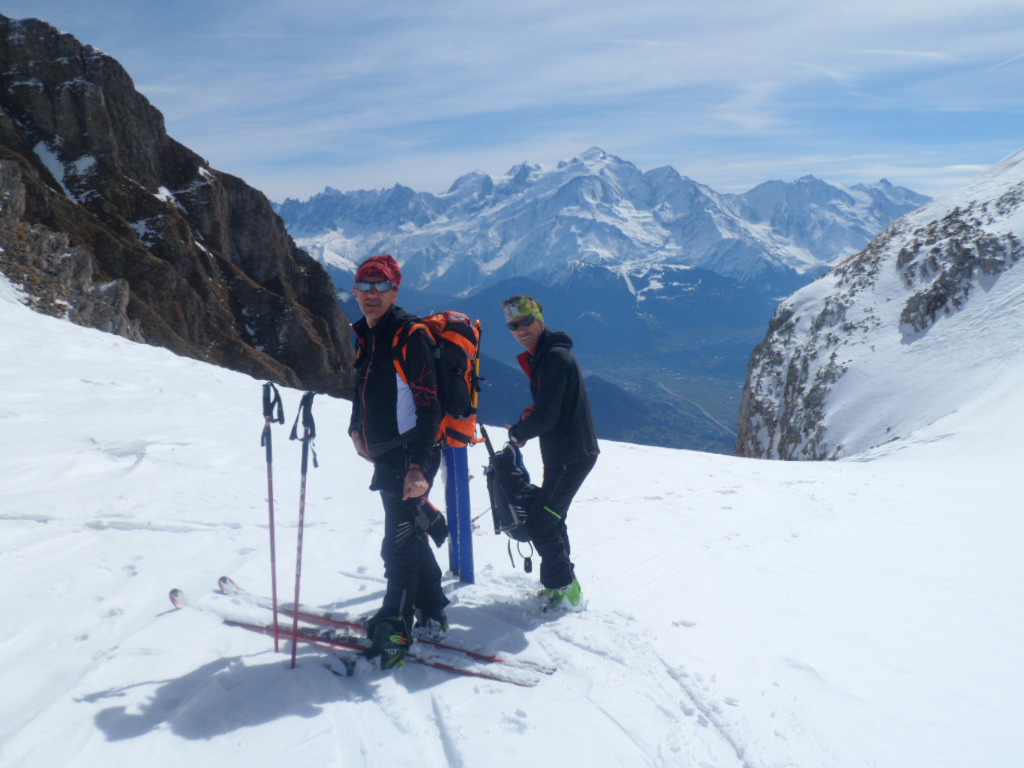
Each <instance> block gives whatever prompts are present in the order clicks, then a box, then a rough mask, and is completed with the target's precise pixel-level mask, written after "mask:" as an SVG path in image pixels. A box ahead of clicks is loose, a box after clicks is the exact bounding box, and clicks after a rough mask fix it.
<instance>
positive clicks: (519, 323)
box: [507, 315, 537, 331]
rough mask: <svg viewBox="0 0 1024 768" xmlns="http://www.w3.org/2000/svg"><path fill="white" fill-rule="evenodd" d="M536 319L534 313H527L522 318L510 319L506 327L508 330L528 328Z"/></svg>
mask: <svg viewBox="0 0 1024 768" xmlns="http://www.w3.org/2000/svg"><path fill="white" fill-rule="evenodd" d="M536 319H537V316H536V315H527V316H526V317H524V318H523V319H522V320H512V321H510V322H509V323H508V324H507V325H508V329H509V330H510V331H518V330H519V329H520V328H529V327H530V326H531V325H533V321H534V320H536Z"/></svg>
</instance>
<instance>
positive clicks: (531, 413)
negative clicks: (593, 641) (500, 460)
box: [502, 296, 601, 608]
mask: <svg viewBox="0 0 1024 768" xmlns="http://www.w3.org/2000/svg"><path fill="white" fill-rule="evenodd" d="M502 309H503V310H504V312H505V320H506V323H507V325H508V328H509V330H511V331H512V333H513V334H514V335H515V337H516V339H517V340H518V341H519V343H520V344H522V345H523V346H524V347H525V348H526V352H523V353H522V354H520V355H519V357H518V360H519V364H520V366H522V368H523V370H524V371H525V372H526V375H527V376H529V377H530V393H531V394H532V395H533V405H531V406H529V407H527V408H526V410H524V411H523V413H522V416H521V417H520V420H519V422H518V423H517V424H515V425H511V426H510V425H506V426H508V437H509V441H510V442H512V443H514V444H516V445H518V446H522V445H523V444H524V443H525V442H526V441H527V440H529V439H530V438H532V437H538V438H540V452H541V457H542V459H543V460H544V482H543V485H542V486H541V492H540V494H539V495H538V498H537V500H536V502H535V503H534V505H533V506H532V507H531V509H530V511H529V513H528V514H527V519H526V527H527V529H528V530H529V532H530V535H531V539H532V541H533V545H534V547H536V549H537V553H538V554H539V555H540V557H541V566H540V581H541V584H542V585H543V586H544V589H543V590H542V591H541V597H542V598H543V599H544V601H545V607H547V606H550V605H564V603H566V602H567V603H568V606H569V607H571V608H580V607H582V604H583V590H582V588H581V587H580V583H579V580H578V579H577V578H576V574H575V570H574V568H573V563H572V561H571V560H570V559H569V550H570V547H569V532H568V529H567V528H566V522H565V521H566V517H567V516H568V513H569V505H570V504H572V500H573V498H574V497H575V496H576V493H577V492H578V491H579V489H580V487H581V486H582V485H583V481H584V480H586V478H587V475H588V474H590V471H591V470H592V469H593V468H594V465H595V464H596V463H597V455H598V454H599V453H600V452H601V451H600V449H599V448H598V445H597V434H596V432H595V430H594V418H593V416H592V415H591V412H590V400H589V399H588V398H587V389H586V386H585V384H584V382H583V374H582V373H581V372H580V367H579V365H578V364H577V362H576V358H575V357H574V356H573V354H572V339H570V338H569V336H568V335H567V334H565V333H561V332H557V331H551V330H548V329H547V328H546V327H545V325H544V315H543V307H542V306H541V304H540V302H538V301H537V300H536V299H532V298H530V297H529V296H513V297H511V298H509V299H506V300H505V301H504V302H503V303H502Z"/></svg>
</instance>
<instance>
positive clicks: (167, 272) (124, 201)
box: [0, 16, 354, 395]
mask: <svg viewBox="0 0 1024 768" xmlns="http://www.w3.org/2000/svg"><path fill="white" fill-rule="evenodd" d="M0 271H2V272H3V273H4V274H5V275H7V276H8V277H9V278H10V279H11V280H12V281H13V282H15V283H17V284H19V285H21V286H22V287H23V289H24V290H25V292H26V293H28V294H29V295H30V297H31V303H32V305H33V306H34V307H35V308H36V309H37V310H39V311H43V312H46V313H48V314H53V315H57V316H62V317H67V318H68V319H70V320H72V321H73V322H76V323H79V324H81V325H87V326H90V327H95V328H99V329H101V330H104V331H109V332H112V333H117V334H120V335H122V336H125V337H127V338H130V339H133V340H136V341H143V342H146V343H149V344H154V345H158V346H163V347H167V348H168V349H170V350H172V351H174V352H175V353H178V354H181V355H185V356H188V357H193V358H196V359H200V360H204V361H207V362H210V363H214V364H216V365H221V366H224V367H227V368H231V369H234V370H238V371H242V372H245V373H248V374H251V375H252V376H255V377H258V378H266V379H270V380H273V381H276V382H278V383H282V384H285V385H289V386H294V387H300V388H304V389H311V390H315V391H318V392H324V393H328V394H333V395H346V394H349V393H350V391H351V386H352V372H351V361H352V359H353V357H354V352H353V349H352V345H351V340H350V332H349V324H348V321H347V319H346V318H345V316H344V314H343V313H342V311H341V309H340V307H339V305H338V301H337V297H336V295H335V291H334V287H333V285H332V283H331V281H330V278H329V277H328V275H327V273H326V271H325V270H324V268H323V267H322V266H321V265H320V264H319V263H318V262H316V261H314V260H313V259H311V258H310V257H309V256H308V255H307V254H306V253H305V252H303V251H301V250H299V249H298V248H297V247H296V246H295V244H294V243H293V241H292V240H291V238H290V237H289V235H288V234H287V231H286V230H285V227H284V225H283V223H282V222H281V220H280V218H279V217H278V216H277V215H276V214H275V213H274V211H273V209H272V207H271V205H270V202H269V201H268V200H267V199H266V198H265V197H264V196H263V195H262V194H261V193H259V192H257V191H256V190H254V189H252V188H251V187H249V186H247V185H246V184H245V183H244V182H243V181H242V180H240V179H238V178H235V177H233V176H230V175H228V174H225V173H221V172H219V171H216V170H213V169H211V168H209V166H208V164H207V163H206V162H205V161H204V160H203V159H202V158H201V157H199V156H198V155H196V154H195V153H194V152H192V151H190V150H189V149H187V148H186V147H184V146H182V145H181V144H179V143H177V142H176V141H174V140H173V139H171V138H170V137H168V136H167V133H166V131H165V129H164V121H163V116H162V115H161V114H160V112H159V111H157V110H156V109H155V108H154V107H153V106H152V105H151V104H150V103H149V102H148V101H147V100H146V99H145V97H143V96H142V95H141V94H140V93H138V92H137V91H136V90H135V88H134V86H133V84H132V81H131V79H130V78H129V76H128V74H127V73H126V72H125V71H124V69H123V68H122V67H121V66H120V65H119V64H118V63H117V62H116V61H114V60H113V59H112V58H110V57H109V56H106V55H105V54H103V53H101V52H100V51H97V50H96V49H94V48H92V47H90V46H87V45H82V44H81V43H79V42H78V41H77V40H76V39H75V38H73V37H71V36H70V35H65V34H61V33H59V32H58V31H57V30H55V29H53V28H52V27H50V26H49V25H47V24H45V23H43V22H40V21H36V20H27V21H13V20H11V19H8V18H6V17H3V16H0Z"/></svg>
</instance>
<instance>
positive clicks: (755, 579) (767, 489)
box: [0, 281, 1024, 768]
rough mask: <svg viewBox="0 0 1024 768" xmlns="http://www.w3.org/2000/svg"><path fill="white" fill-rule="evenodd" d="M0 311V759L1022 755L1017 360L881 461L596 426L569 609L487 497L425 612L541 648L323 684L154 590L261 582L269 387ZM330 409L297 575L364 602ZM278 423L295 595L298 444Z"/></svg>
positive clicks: (290, 396)
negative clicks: (605, 435)
mask: <svg viewBox="0 0 1024 768" xmlns="http://www.w3.org/2000/svg"><path fill="white" fill-rule="evenodd" d="M1000 282H1002V281H1000ZM0 323H3V326H4V327H5V328H9V329H17V332H16V333H5V334H3V335H2V336H0V424H2V429H3V434H4V437H5V439H4V441H3V443H2V444H0V472H2V474H3V477H4V478H5V482H4V484H3V486H2V487H0V526H2V533H3V538H2V541H3V547H2V550H0V579H2V581H3V583H4V585H5V588H4V590H2V591H0V611H2V612H3V615H5V616H7V617H11V618H12V619H13V620H11V621H7V622H5V624H4V626H3V627H2V629H0V661H2V662H3V663H0V686H2V688H3V690H4V691H6V692H8V694H9V695H6V696H4V697H3V698H0V763H2V764H3V765H4V766H12V768H43V767H44V766H45V767H46V768H49V766H55V765H104V766H115V767H120V766H138V765H149V766H155V767H156V768H163V767H164V766H166V767H167V768H171V766H180V765H183V764H185V765H188V764H192V765H203V766H205V765H266V764H274V765H280V764H285V763H289V764H291V763H300V764H303V765H366V766H388V767H389V768H390V767H392V766H395V765H446V766H447V765H451V766H460V767H465V768H470V767H472V766H479V765H488V766H496V767H497V768H503V767H504V766H510V767H511V766H521V765H522V764H523V760H524V759H533V758H536V759H538V760H540V758H539V757H538V756H540V755H543V760H544V762H545V763H547V764H565V765H571V764H581V765H586V764H591V765H630V766H633V765H642V766H646V765H650V766H690V765H711V766H716V767H719V766H721V767H726V768H728V767H730V766H734V767H736V768H740V767H741V766H742V767H743V768H772V767H774V766H781V765H798V766H815V768H833V767H838V766H849V767H850V768H853V767H854V766H863V765H873V766H881V767H883V768H889V767H891V768H906V766H912V765H928V766H930V768H953V767H954V766H956V767H958V768H960V767H962V766H965V765H986V766H988V765H992V766H994V765H1012V764H1014V762H1015V761H1016V760H1017V757H1018V756H1019V755H1020V753H1021V751H1022V749H1024V735H1022V734H1021V731H1020V729H1019V728H1018V727H1017V726H1018V724H1019V720H1020V715H1021V710H1020V703H1019V702H1020V695H1019V693H1020V690H1021V689H1022V687H1024V669H1022V665H1021V664H1020V638H1021V637H1022V636H1024V617H1022V614H1021V611H1020V605H1021V599H1020V598H1021V595H1020V584H1022V583H1024V564H1022V563H1024V561H1022V559H1021V558H1020V556H1019V552H1020V549H1021V545H1022V544H1024V532H1022V522H1021V516H1020V515H1019V514H1018V513H1017V510H1016V506H1015V505H1013V504H1009V503H1007V502H1008V501H1009V500H1012V499H1015V498H1016V497H1017V496H1018V495H1019V493H1018V488H1017V482H1016V478H1017V467H1019V465H1020V463H1021V460H1022V458H1024V456H1022V450H1024V449H1022V448H1021V443H1020V440H1019V432H1020V427H1021V425H1022V424H1024V402H1022V400H1021V398H1019V397H1017V396H1016V393H1017V392H1019V386H1020V384H1021V383H1022V382H1021V378H1022V376H1024V373H1022V372H1024V364H1022V361H1021V359H1020V356H1019V355H1016V356H1010V357H1008V358H1006V359H1004V360H1003V361H1002V367H1001V368H1000V370H999V371H998V372H997V371H995V370H990V371H989V373H990V374H992V378H993V382H992V383H991V384H990V385H989V386H987V387H985V388H984V389H980V390H979V391H978V392H977V393H976V396H975V397H973V398H972V399H971V400H969V401H965V402H964V403H962V404H961V405H962V408H961V410H960V411H959V412H958V413H956V414H954V415H952V416H950V417H948V418H947V419H945V420H944V421H942V422H936V423H935V424H934V425H933V426H932V427H930V428H923V429H921V430H919V431H918V432H917V433H915V435H914V436H913V438H912V439H904V440H902V441H899V442H896V443H893V444H891V445H889V446H888V447H887V449H886V451H885V452H884V455H874V456H872V455H861V456H858V457H856V458H855V460H852V461H838V462H827V463H813V462H774V461H754V460H749V459H737V458H732V457H726V456H720V455H712V454H702V453H693V452H687V451H674V450H668V449H659V448H650V447H641V446H634V445H628V444H621V443H608V442H605V443H603V444H602V450H603V453H602V456H601V459H600V464H599V468H598V471H597V472H595V473H594V475H593V476H592V477H591V478H590V479H588V482H587V483H586V485H585V486H584V488H583V490H582V491H581V493H580V495H579V497H578V500H577V502H576V504H575V505H574V506H573V509H572V513H571V517H572V519H571V520H570V523H569V524H570V528H571V531H572V535H573V555H574V559H575V561H576V564H577V569H578V572H579V576H580V578H581V580H582V583H583V585H584V589H585V594H586V597H587V599H588V604H589V605H588V610H587V611H586V612H585V613H581V614H569V615H559V616H550V617H549V616H546V615H541V614H539V613H537V612H535V611H533V610H531V609H529V607H527V603H526V602H525V600H524V595H525V594H526V593H528V592H529V591H530V590H531V589H533V588H535V587H536V580H535V577H534V576H527V575H526V574H524V573H523V572H522V571H521V570H514V569H513V568H512V567H511V566H510V565H509V562H508V557H507V555H506V552H505V542H504V540H503V539H502V538H500V537H495V536H494V535H493V534H492V533H491V529H490V524H489V522H488V521H487V517H486V515H484V517H482V518H481V521H480V528H479V529H478V530H477V531H476V532H475V536H474V542H475V550H476V551H475V558H476V573H477V583H476V584H475V585H472V586H470V585H458V584H455V583H450V584H449V585H448V589H449V591H450V592H451V595H452V598H453V600H454V603H453V605H452V606H451V608H450V610H449V617H450V619H451V621H452V624H453V631H452V633H451V635H450V637H451V639H452V640H453V642H455V641H458V642H461V643H465V644H472V645H475V646H478V647H487V648H491V649H494V650H502V651H505V652H508V653H522V654H524V655H528V656H529V658H532V659H537V660H539V661H542V662H547V663H551V664H554V665H556V666H557V667H558V671H557V672H556V673H555V674H554V675H552V676H550V677H545V678H544V679H542V680H541V681H540V682H539V684H538V685H537V686H536V687H535V688H529V689H523V688H515V687H513V686H508V685H504V684H501V683H489V682H485V681H479V680H474V679H470V678H454V677H452V676H451V675H449V674H447V673H443V672H438V671H435V670H430V669H425V668H420V667H418V666H417V667H409V668H405V669H403V670H400V671H399V672H398V673H397V674H396V675H394V676H387V675H381V676H367V677H362V678H352V679H342V678H336V677H334V676H333V675H330V674H329V673H327V672H326V671H325V670H324V669H323V666H322V656H321V655H319V654H318V653H316V652H313V651H308V650H303V651H300V655H299V664H298V668H297V669H296V670H290V669H289V668H288V667H289V664H288V659H289V656H288V654H287V653H282V654H275V653H273V651H272V641H271V640H269V639H268V638H264V637H260V636H257V635H254V634H251V633H247V632H243V631H240V630H235V629H232V628H230V627H225V626H223V625H222V624H221V623H220V621H219V620H217V619H216V618H215V617H211V616H208V615H204V614H203V613H201V612H191V613H186V612H181V611H174V610H173V609H172V608H170V606H169V605H168V603H167V590H168V589H169V588H170V587H171V586H179V587H181V588H183V589H184V590H186V591H187V592H189V593H191V594H192V595H193V596H194V597H196V599H214V598H216V596H215V595H213V594H212V592H213V590H214V588H215V584H216V579H217V577H218V576H219V575H220V574H221V573H223V572H229V573H231V574H233V575H234V576H236V577H237V578H238V579H239V580H242V581H244V583H245V584H247V585H249V586H252V587H253V588H257V587H260V585H265V587H263V588H264V589H269V581H270V579H269V563H268V531H267V507H266V498H265V494H266V466H265V463H264V455H263V449H262V448H261V447H260V445H259V439H258V433H259V431H260V429H261V428H262V426H263V419H262V410H261V407H260V399H261V387H260V384H261V382H259V381H256V380H253V379H250V378H248V377H246V376H243V375H241V374H237V373H233V372H229V371H226V370H223V369H217V368H213V367H210V366H208V365H204V364H202V363H198V362H195V361H191V360H188V359H185V358H181V357H176V356H174V355H172V354H170V353H169V352H167V351H165V350H161V349H157V348H154V347H149V346H145V345H136V344H131V343H129V342H126V341H125V340H123V339H121V338H119V337H116V336H112V335H109V334H103V333H100V332H97V331H91V330H87V329H83V328H80V327H77V326H74V325H72V324H70V323H67V322H63V321H59V320H55V319H52V318H48V317H45V316H42V315H38V314H35V313H33V312H31V311H29V310H28V309H26V308H24V307H22V306H20V305H19V304H18V303H17V300H16V297H15V294H14V292H13V291H12V290H11V289H10V287H9V286H7V285H6V284H3V283H0ZM282 393H283V396H284V400H285V406H286V411H287V412H286V418H292V417H293V416H294V409H295V408H296V407H297V404H298V400H299V393H298V392H295V391H291V390H283V391H282ZM902 407H904V408H906V407H907V405H906V402H905V401H904V402H903V403H902ZM348 409H349V405H348V403H346V402H344V401H339V400H333V399H331V398H325V397H324V398H320V397H318V398H317V400H316V401H315V403H314V411H315V413H316V418H317V423H318V435H319V436H318V439H317V451H318V454H319V459H320V468H319V469H311V470H310V474H309V478H308V488H307V509H306V533H305V543H304V560H303V581H302V599H303V601H304V602H308V603H310V604H311V605H317V606H322V607H326V608H330V609H332V610H340V611H345V612H347V613H350V614H354V615H359V614H361V613H365V612H368V611H371V610H373V609H374V608H375V607H376V606H377V605H378V604H379V601H380V598H381V594H382V589H383V576H382V566H381V564H380V561H379V557H378V551H379V545H380V535H381V527H382V514H381V512H380V508H379V502H378V500H377V499H376V497H375V496H374V494H371V493H370V492H369V491H368V490H367V485H368V482H369V466H368V465H367V464H365V462H362V461H359V460H358V459H357V458H356V457H355V455H354V453H353V451H352V448H351V445H350V444H349V443H348V441H347V438H346V436H345V434H344V428H343V426H344V425H345V424H346V423H347V418H348ZM273 434H274V471H275V489H276V502H277V503H276V514H277V520H278V531H277V532H278V536H277V546H278V573H279V577H278V578H279V584H280V585H281V590H282V592H284V593H285V594H288V593H290V590H291V588H292V584H293V582H292V579H293V573H292V567H291V566H292V563H293V561H292V557H293V553H294V546H295V539H296V528H295V525H296V523H295V521H296V511H297V500H298V491H299V459H300V453H301V451H300V450H299V448H298V446H297V444H295V443H290V442H289V441H288V440H287V439H286V434H287V427H280V428H277V427H275V428H274V432H273ZM495 434H500V432H499V429H498V428H497V427H495V428H494V429H493V430H492V436H493V435H495ZM474 450H476V451H480V450H481V449H474ZM526 460H527V463H528V465H529V466H530V467H531V469H534V470H536V471H539V468H540V462H539V457H538V454H537V446H536V445H535V444H533V443H530V444H528V446H527V451H526ZM482 464H483V458H482V455H481V454H478V453H474V454H471V456H470V466H471V468H473V470H474V477H473V480H472V499H473V507H474V514H483V513H484V512H485V508H486V505H485V501H484V499H485V494H484V491H483V488H482V477H481V475H482V473H481V472H479V471H478V468H479V467H480V466H481V465H482ZM440 554H441V557H442V559H443V557H444V554H443V552H442V553H440ZM55 734H59V738H55V737H54V736H55Z"/></svg>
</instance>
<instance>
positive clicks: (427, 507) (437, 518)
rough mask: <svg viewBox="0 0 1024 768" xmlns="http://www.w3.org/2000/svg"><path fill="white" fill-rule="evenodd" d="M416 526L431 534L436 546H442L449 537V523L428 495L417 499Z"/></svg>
mask: <svg viewBox="0 0 1024 768" xmlns="http://www.w3.org/2000/svg"><path fill="white" fill-rule="evenodd" d="M416 527H417V528H419V529H420V530H421V531H423V532H424V533H427V534H429V535H430V538H431V539H432V540H433V542H434V546H436V547H440V546H441V545H442V544H444V543H445V541H446V540H447V539H448V523H447V522H445V519H444V515H442V514H441V511H440V510H439V509H438V508H437V507H435V506H434V505H433V504H431V503H430V499H428V498H427V497H426V496H420V497H419V498H418V499H417V500H416Z"/></svg>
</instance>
